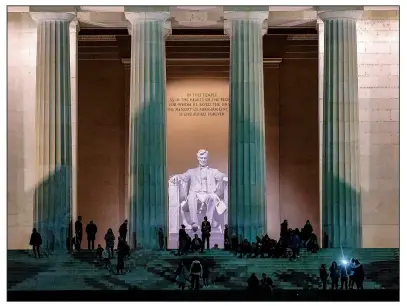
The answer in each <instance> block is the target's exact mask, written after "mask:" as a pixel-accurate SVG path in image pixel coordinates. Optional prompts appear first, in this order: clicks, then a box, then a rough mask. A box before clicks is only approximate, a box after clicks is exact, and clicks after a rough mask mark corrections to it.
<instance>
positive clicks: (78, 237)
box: [75, 216, 83, 250]
mask: <svg viewBox="0 0 407 306" xmlns="http://www.w3.org/2000/svg"><path fill="white" fill-rule="evenodd" d="M82 236H83V226H82V216H78V220H76V222H75V238H76V246H79V247H78V250H80V248H81V243H82ZM75 248H76V247H75Z"/></svg>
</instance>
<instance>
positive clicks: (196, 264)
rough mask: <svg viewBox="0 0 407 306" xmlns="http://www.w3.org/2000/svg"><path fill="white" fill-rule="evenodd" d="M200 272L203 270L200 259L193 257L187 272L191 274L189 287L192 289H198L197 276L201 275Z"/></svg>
mask: <svg viewBox="0 0 407 306" xmlns="http://www.w3.org/2000/svg"><path fill="white" fill-rule="evenodd" d="M202 272H203V271H202V265H201V263H200V261H199V260H198V259H197V258H195V259H194V260H193V261H192V264H191V269H190V272H189V274H190V275H191V289H192V290H194V289H195V290H196V291H198V290H199V287H200V285H199V278H200V277H202Z"/></svg>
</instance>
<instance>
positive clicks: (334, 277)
mask: <svg viewBox="0 0 407 306" xmlns="http://www.w3.org/2000/svg"><path fill="white" fill-rule="evenodd" d="M329 273H330V276H331V283H332V285H331V289H332V290H334V289H338V281H339V269H338V265H337V264H336V261H333V262H332V264H331V267H330V268H329Z"/></svg>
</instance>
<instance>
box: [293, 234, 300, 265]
mask: <svg viewBox="0 0 407 306" xmlns="http://www.w3.org/2000/svg"><path fill="white" fill-rule="evenodd" d="M300 243H301V238H300V235H299V231H298V229H296V230H295V231H293V232H291V250H292V251H293V254H292V259H296V258H297V257H298V256H300Z"/></svg>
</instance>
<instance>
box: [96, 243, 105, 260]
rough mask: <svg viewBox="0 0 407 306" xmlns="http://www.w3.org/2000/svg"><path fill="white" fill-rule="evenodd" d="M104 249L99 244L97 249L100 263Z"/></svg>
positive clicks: (97, 257)
mask: <svg viewBox="0 0 407 306" xmlns="http://www.w3.org/2000/svg"><path fill="white" fill-rule="evenodd" d="M103 251H104V249H103V248H102V246H101V245H100V244H98V248H97V249H96V259H97V260H98V261H102V254H103Z"/></svg>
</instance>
